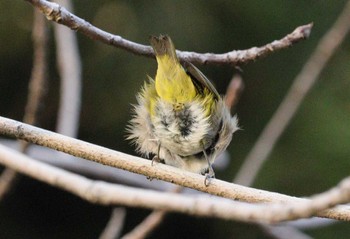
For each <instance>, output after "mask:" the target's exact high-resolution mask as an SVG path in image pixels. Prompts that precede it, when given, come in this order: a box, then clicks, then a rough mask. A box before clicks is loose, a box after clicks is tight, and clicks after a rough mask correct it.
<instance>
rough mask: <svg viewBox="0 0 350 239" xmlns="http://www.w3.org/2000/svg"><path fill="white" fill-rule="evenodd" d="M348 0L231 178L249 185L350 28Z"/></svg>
mask: <svg viewBox="0 0 350 239" xmlns="http://www.w3.org/2000/svg"><path fill="white" fill-rule="evenodd" d="M349 22H350V1H349V2H348V3H347V4H346V5H345V7H344V10H343V12H342V13H341V14H340V15H339V17H338V19H337V20H336V22H335V23H334V25H333V26H332V27H331V28H330V30H329V31H328V32H327V33H326V34H325V35H324V36H323V38H322V39H321V41H320V42H319V44H318V45H317V47H316V49H315V51H314V53H313V54H312V55H311V56H310V58H309V60H308V61H307V62H306V64H305V65H304V67H303V69H302V70H301V72H300V73H299V75H297V77H296V78H295V80H294V82H293V84H292V86H291V88H290V90H289V92H288V93H287V95H286V96H285V98H284V99H283V101H282V103H281V104H280V106H279V107H278V109H277V110H276V112H275V114H274V115H273V116H272V118H271V120H270V121H269V123H268V124H267V125H266V127H265V128H264V130H263V132H262V133H261V135H260V137H259V138H258V140H257V141H256V143H255V145H254V147H253V148H252V150H251V151H250V152H249V154H248V156H247V158H246V160H245V161H244V163H243V165H242V167H241V169H240V171H239V173H238V174H237V176H236V178H235V180H234V182H236V183H239V184H241V185H250V184H251V183H252V181H254V179H255V177H256V175H257V172H258V171H259V169H260V168H261V166H262V164H263V163H264V161H265V160H266V158H267V157H268V156H269V155H270V153H271V151H272V149H273V147H274V145H275V144H276V142H277V140H278V139H279V138H280V136H281V135H282V133H283V131H284V130H285V128H286V127H287V126H288V124H289V122H290V121H291V119H292V118H293V116H294V115H295V113H296V111H297V110H298V108H299V106H300V105H301V103H302V101H303V100H304V98H305V96H306V95H307V93H308V92H309V91H310V89H311V88H312V86H313V85H314V84H315V82H316V80H317V78H318V76H319V75H320V73H321V71H322V69H323V68H324V66H325V65H326V64H327V62H328V61H329V59H330V58H331V57H332V55H333V54H334V53H335V51H336V49H337V48H338V46H339V45H340V44H341V43H342V42H343V40H344V39H345V36H346V35H347V33H348V32H349V29H350V24H349Z"/></svg>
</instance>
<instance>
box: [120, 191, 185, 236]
mask: <svg viewBox="0 0 350 239" xmlns="http://www.w3.org/2000/svg"><path fill="white" fill-rule="evenodd" d="M182 189H183V188H182V187H175V188H174V189H173V190H172V192H174V193H179V192H180V191H181V190H182ZM166 215H167V211H164V210H155V211H153V212H152V213H151V214H150V215H148V216H147V217H146V219H144V220H143V221H142V222H141V223H140V224H139V225H137V226H136V227H135V228H134V229H133V230H132V231H130V232H129V233H127V234H125V235H124V236H123V237H122V239H142V238H146V237H147V236H148V235H149V234H150V233H151V232H152V231H153V230H154V229H155V228H157V227H158V226H159V225H160V224H161V223H162V221H163V220H164V217H165V216H166Z"/></svg>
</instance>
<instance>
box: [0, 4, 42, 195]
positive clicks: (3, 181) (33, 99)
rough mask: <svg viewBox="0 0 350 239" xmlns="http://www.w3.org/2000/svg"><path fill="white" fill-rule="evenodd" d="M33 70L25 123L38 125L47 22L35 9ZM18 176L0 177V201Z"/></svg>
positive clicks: (23, 145) (23, 144)
mask: <svg viewBox="0 0 350 239" xmlns="http://www.w3.org/2000/svg"><path fill="white" fill-rule="evenodd" d="M32 40H33V48H34V49H33V50H34V57H33V69H32V72H31V77H30V80H29V86H28V100H27V104H26V107H25V113H24V117H23V121H24V122H26V123H28V124H32V125H34V124H36V122H37V118H38V113H39V111H40V106H41V102H42V99H43V97H44V95H45V92H46V87H45V86H46V84H45V83H46V82H45V81H46V72H47V64H46V63H47V61H46V58H47V57H46V53H47V26H46V21H45V19H44V17H43V16H42V14H40V12H39V11H37V10H36V9H34V20H33V32H32ZM28 145H29V144H28V143H27V142H24V141H22V142H20V148H21V152H23V153H24V152H26V150H27V148H28ZM17 178H18V175H17V173H16V172H15V171H13V170H12V169H9V168H5V169H4V171H3V172H2V173H1V175H0V200H2V199H3V198H4V197H5V195H6V193H7V192H8V191H9V190H10V189H11V188H12V187H13V186H14V184H15V182H16V181H17Z"/></svg>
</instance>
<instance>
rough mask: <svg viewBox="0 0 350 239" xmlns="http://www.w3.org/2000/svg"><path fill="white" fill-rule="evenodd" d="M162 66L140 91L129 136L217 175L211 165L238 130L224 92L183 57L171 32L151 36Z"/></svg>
mask: <svg viewBox="0 0 350 239" xmlns="http://www.w3.org/2000/svg"><path fill="white" fill-rule="evenodd" d="M150 42H151V45H152V47H153V49H154V51H155V55H156V59H157V63H158V68H157V73H156V76H155V79H154V80H153V79H152V78H150V77H149V78H150V81H149V83H146V84H145V86H144V88H143V90H142V92H141V93H140V94H139V95H138V97H137V100H138V105H136V106H135V110H134V112H135V115H134V117H133V119H132V120H131V122H130V125H129V129H128V131H129V133H130V135H129V137H128V138H129V139H131V140H133V142H134V143H135V144H136V146H137V149H138V151H139V152H141V153H143V154H145V155H147V156H149V155H150V154H151V155H153V156H156V157H157V158H159V159H161V160H162V161H164V162H165V163H166V164H169V165H172V166H175V167H178V168H182V169H185V170H188V171H192V172H198V173H205V172H206V171H207V170H208V169H209V174H208V175H209V177H212V176H214V172H213V170H212V168H211V164H212V163H213V162H214V160H215V159H216V158H217V156H218V155H219V154H220V153H222V152H223V151H224V150H225V149H226V147H227V146H228V144H229V143H230V141H231V138H232V133H233V132H234V131H236V130H237V129H238V127H237V119H236V117H231V115H230V112H229V109H228V108H227V107H226V105H225V103H224V101H223V99H222V97H221V96H220V95H219V94H218V93H217V91H216V89H215V88H214V86H213V85H212V84H211V83H210V81H209V80H208V79H207V78H206V77H205V76H204V75H203V73H201V72H200V71H199V70H198V69H197V68H196V67H195V66H193V65H192V64H191V63H187V62H183V63H182V64H181V63H180V62H179V60H178V58H177V56H176V51H175V47H174V45H173V43H172V41H171V39H170V38H169V37H168V36H160V37H151V39H150Z"/></svg>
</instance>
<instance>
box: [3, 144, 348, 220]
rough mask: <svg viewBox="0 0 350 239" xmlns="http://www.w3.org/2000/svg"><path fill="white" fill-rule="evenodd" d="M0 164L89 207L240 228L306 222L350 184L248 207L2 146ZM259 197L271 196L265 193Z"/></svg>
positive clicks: (342, 210) (343, 215) (340, 211)
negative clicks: (90, 172)
mask: <svg viewBox="0 0 350 239" xmlns="http://www.w3.org/2000/svg"><path fill="white" fill-rule="evenodd" d="M0 163H2V164H4V165H6V166H8V167H11V168H13V169H14V170H16V171H18V172H20V173H23V174H25V175H28V176H30V177H33V178H35V179H37V180H40V181H43V182H45V183H48V184H50V185H52V186H56V187H59V188H62V189H64V190H66V191H68V192H71V193H74V194H75V195H77V196H79V197H81V198H83V199H85V200H88V201H89V202H92V203H98V204H102V205H115V204H122V205H126V206H132V207H142V208H151V209H158V210H167V211H174V212H180V213H185V214H189V215H196V216H202V217H217V218H221V219H228V220H239V221H245V222H266V223H275V222H279V221H285V220H292V219H296V218H303V217H310V216H312V215H314V214H316V212H319V211H322V210H324V209H327V208H330V207H333V206H334V205H335V204H339V203H344V202H348V201H349V200H350V178H347V179H345V180H343V181H342V182H341V183H340V184H339V185H338V187H336V188H333V189H331V190H329V191H328V192H325V193H322V194H320V195H317V196H315V197H313V198H312V199H311V200H309V199H298V198H290V202H289V203H274V204H256V205H251V204H247V203H242V202H237V201H232V200H228V199H223V198H218V197H208V196H202V195H201V196H183V195H178V194H175V193H164V192H156V191H150V190H144V189H135V188H130V187H126V186H121V185H115V184H110V183H105V182H101V181H92V180H89V179H87V178H84V177H82V176H80V175H76V174H73V173H70V172H67V171H64V170H61V169H57V168H54V167H52V166H49V165H45V164H43V163H41V162H38V161H36V160H33V159H31V158H29V157H27V156H26V155H24V154H21V153H18V152H16V151H13V150H11V149H9V148H7V147H5V146H2V145H0ZM256 191H257V190H256ZM260 193H263V194H271V193H269V192H260ZM277 201H278V200H277ZM349 212H350V208H349V207H346V206H342V207H340V206H338V207H336V208H335V209H330V210H327V211H324V212H319V213H318V214H317V215H320V216H329V217H332V218H336V219H342V220H350V216H349ZM334 213H335V214H334Z"/></svg>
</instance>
